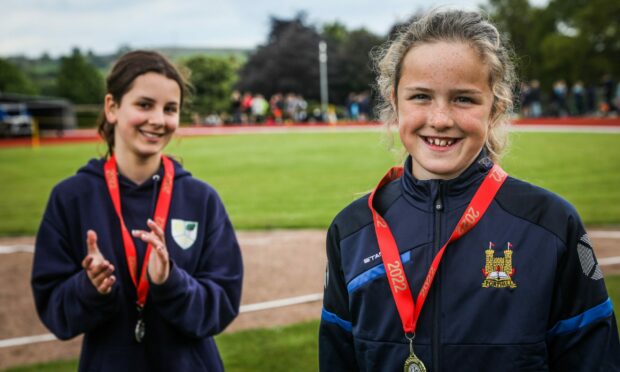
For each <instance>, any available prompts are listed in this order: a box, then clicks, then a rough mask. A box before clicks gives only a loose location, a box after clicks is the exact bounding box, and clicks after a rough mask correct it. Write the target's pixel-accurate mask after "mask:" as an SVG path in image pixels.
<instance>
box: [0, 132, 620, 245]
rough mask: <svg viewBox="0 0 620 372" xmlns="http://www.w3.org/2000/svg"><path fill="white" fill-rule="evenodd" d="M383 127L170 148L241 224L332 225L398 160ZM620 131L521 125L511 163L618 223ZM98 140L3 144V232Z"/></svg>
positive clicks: (588, 215) (94, 149)
mask: <svg viewBox="0 0 620 372" xmlns="http://www.w3.org/2000/svg"><path fill="white" fill-rule="evenodd" d="M381 136H382V135H381V134H378V133H297V134H272V135H264V134H259V135H243V136H217V137H189V138H182V139H179V140H175V141H174V142H173V143H172V144H171V145H170V146H169V147H168V150H169V152H170V153H172V154H174V155H175V156H177V157H179V158H180V159H182V161H183V163H184V165H185V167H186V168H187V169H189V170H190V171H191V172H192V173H193V174H194V176H196V177H198V178H201V179H203V180H206V181H207V182H209V183H211V184H212V185H213V186H214V187H215V188H216V189H217V190H218V191H219V192H220V194H221V196H222V198H223V199H224V202H225V204H226V207H227V209H228V212H229V214H230V215H231V219H232V221H233V223H234V224H235V226H236V228H238V229H269V228H276V227H277V228H292V227H296V228H310V227H319V228H321V227H326V226H328V225H329V223H330V221H331V219H332V218H333V217H334V215H335V214H336V213H337V212H338V211H339V210H340V209H342V208H343V207H344V206H345V205H347V204H348V203H349V202H351V201H352V200H353V199H355V198H356V197H358V196H359V195H360V194H362V193H364V192H365V191H367V190H369V189H371V188H372V187H373V186H374V185H375V183H376V182H377V181H378V179H379V178H380V177H381V176H382V175H383V173H384V172H385V171H386V170H387V169H388V168H389V167H390V166H391V165H393V164H395V162H396V160H395V159H396V158H395V156H394V155H393V154H392V153H390V152H389V151H387V150H386V149H385V146H384V145H382V144H381V141H380V140H381ZM618 143H620V134H551V133H545V134H542V133H515V134H514V135H513V145H512V147H511V150H510V152H509V153H508V155H507V156H506V158H505V159H504V161H503V166H504V168H505V169H506V170H507V171H508V172H509V173H511V174H512V175H515V176H517V177H520V178H522V179H525V180H528V181H530V182H533V183H535V184H538V185H540V186H543V187H546V188H548V189H550V190H552V191H555V192H557V193H558V194H560V195H562V196H563V197H565V198H566V199H568V200H569V201H570V202H572V203H573V204H574V205H575V206H576V207H577V209H578V210H579V212H580V213H581V216H582V218H583V219H584V221H585V223H586V224H588V225H605V224H620V187H619V186H620V146H618ZM103 151H104V146H103V145H101V144H93V143H89V144H73V145H62V146H45V147H42V148H39V149H37V150H33V149H29V148H12V149H0V174H2V182H0V195H2V196H3V197H2V199H0V220H1V221H2V224H0V236H18V235H33V234H34V233H35V232H36V229H37V227H38V224H39V221H40V218H41V215H42V213H43V210H44V207H45V203H46V201H47V198H48V196H49V192H50V190H51V188H52V187H53V185H54V184H56V183H57V182H59V181H60V180H61V179H63V178H65V177H68V176H70V175H72V174H74V173H75V171H76V170H77V169H78V168H79V167H80V166H81V165H83V164H84V163H86V161H87V160H88V159H90V158H93V157H97V156H99V154H101V153H102V152H103Z"/></svg>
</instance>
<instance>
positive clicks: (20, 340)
mask: <svg viewBox="0 0 620 372" xmlns="http://www.w3.org/2000/svg"><path fill="white" fill-rule="evenodd" d="M322 299H323V293H312V294H308V295H303V296H296V297H289V298H282V299H279V300H273V301H266V302H258V303H255V304H248V305H241V306H240V308H239V312H240V313H241V314H243V313H250V312H254V311H261V310H269V309H276V308H280V307H285V306H291V305H300V304H305V303H310V302H316V301H320V300H322ZM54 340H57V338H56V336H54V335H53V334H51V333H47V334H44V335H36V336H26V337H16V338H8V339H5V340H0V349H2V348H7V347H13V346H23V345H31V344H36V343H39V342H47V341H54Z"/></svg>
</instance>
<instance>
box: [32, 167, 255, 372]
mask: <svg viewBox="0 0 620 372" xmlns="http://www.w3.org/2000/svg"><path fill="white" fill-rule="evenodd" d="M104 162H105V160H104V159H99V160H95V159H93V160H91V161H90V162H89V163H88V164H87V165H86V166H85V167H83V168H81V169H80V170H79V171H78V173H77V174H76V175H75V176H73V177H70V178H68V179H66V180H64V181H62V182H61V183H59V184H58V185H57V186H56V187H55V188H54V189H53V190H52V193H51V196H50V199H49V202H48V205H47V209H46V211H45V214H44V216H43V220H42V222H41V226H40V228H39V231H38V234H37V240H36V248H35V255H34V263H33V270H32V289H33V293H34V299H35V304H36V307H37V311H38V313H39V316H40V317H41V320H42V321H43V323H44V324H45V325H46V326H47V327H48V328H49V329H50V330H51V331H52V332H53V333H54V335H56V337H58V338H60V339H63V340H66V339H70V338H72V337H75V336H77V335H79V334H82V333H84V334H85V336H84V341H83V345H82V352H81V356H80V368H79V369H80V371H132V372H139V371H221V370H223V366H222V361H221V358H220V356H219V353H218V351H217V347H216V345H215V342H214V340H213V338H212V336H213V335H215V334H217V333H219V332H221V331H222V330H224V328H225V327H226V326H227V325H228V324H229V323H230V322H231V321H232V320H233V319H234V318H235V317H236V316H237V314H238V311H239V302H240V297H241V281H242V276H243V266H242V261H241V253H240V250H239V245H238V243H237V239H236V236H235V233H234V230H233V227H232V225H231V223H230V220H229V218H228V215H227V213H226V210H225V209H224V205H223V204H222V201H221V200H220V198H219V196H218V195H217V193H216V192H215V190H214V189H213V188H212V187H211V186H209V185H208V184H206V183H204V182H201V181H199V180H197V179H195V178H193V177H191V174H190V173H188V172H187V171H185V170H184V169H183V168H182V167H181V166H180V165H179V164H178V163H177V162H174V167H175V179H174V187H173V195H172V202H171V205H170V212H169V214H168V221H167V223H166V229H165V234H166V245H167V248H168V252H169V256H170V263H171V268H170V275H169V277H168V280H167V281H166V282H165V283H164V284H162V285H155V284H153V283H150V289H149V294H148V298H147V302H146V305H145V308H144V319H145V323H146V335H145V338H144V341H143V342H142V343H137V342H136V341H135V340H134V328H135V325H136V320H137V315H138V313H137V310H136V288H135V286H134V284H133V282H132V281H131V277H130V274H129V271H128V268H127V264H126V258H125V252H124V249H123V240H122V237H121V229H120V222H119V219H118V217H117V215H116V212H115V210H114V206H113V204H112V200H111V198H110V194H109V192H108V189H107V186H106V182H105V179H104V176H103V165H104ZM162 176H163V168H160V170H159V172H158V174H156V175H154V176H153V178H152V179H150V180H148V181H146V182H144V183H143V184H141V185H136V184H135V183H133V182H132V181H130V180H129V179H127V178H125V177H123V176H122V175H120V176H119V183H120V190H121V205H122V212H123V218H124V220H125V223H126V225H127V228H128V229H129V230H130V231H131V230H132V229H144V230H147V231H148V230H150V229H149V228H148V227H147V225H146V220H147V219H148V218H152V216H153V213H154V210H155V204H156V201H157V196H158V192H159V188H160V185H161V179H162ZM89 229H92V230H94V231H95V232H96V233H97V236H98V246H99V249H100V251H101V253H102V254H103V256H104V257H105V258H106V259H108V260H109V261H110V262H111V263H112V264H113V265H114V267H115V272H114V275H115V276H116V278H117V282H116V283H115V284H114V286H113V289H112V292H111V293H110V294H108V295H101V294H99V293H98V292H97V290H96V289H95V287H94V286H93V285H92V284H91V282H90V280H89V279H88V276H87V275H86V272H85V271H84V270H83V269H82V267H81V262H82V260H83V259H84V257H86V254H87V246H86V232H87V230H89ZM134 242H135V245H136V250H137V253H138V258H139V259H138V262H139V263H141V262H142V260H143V258H144V254H145V251H146V244H145V243H144V242H142V241H141V240H140V239H134ZM139 269H141V265H140V267H139Z"/></svg>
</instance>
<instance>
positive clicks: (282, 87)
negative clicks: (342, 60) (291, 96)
mask: <svg viewBox="0 0 620 372" xmlns="http://www.w3.org/2000/svg"><path fill="white" fill-rule="evenodd" d="M320 40H321V37H320V36H319V34H318V33H317V31H316V29H315V28H314V27H313V26H309V25H307V24H306V22H305V15H304V14H303V13H300V14H298V15H297V16H296V18H294V19H292V20H284V19H278V18H275V17H272V18H271V31H270V33H269V37H268V40H267V43H266V44H265V45H262V46H259V47H258V49H257V50H256V51H255V52H254V54H252V55H251V56H250V58H249V59H248V61H247V63H246V64H245V65H244V66H243V68H242V69H241V71H240V74H239V75H240V77H239V83H238V85H237V87H238V88H239V89H241V90H244V91H250V92H253V93H261V94H263V95H264V96H266V97H269V96H271V95H273V94H274V93H279V92H281V93H298V94H302V95H303V96H305V97H306V98H309V99H315V100H318V99H319V96H320V92H319V90H320V86H319V46H318V45H319V41H320Z"/></svg>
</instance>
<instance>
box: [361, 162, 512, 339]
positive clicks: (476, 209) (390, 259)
mask: <svg viewBox="0 0 620 372" xmlns="http://www.w3.org/2000/svg"><path fill="white" fill-rule="evenodd" d="M402 174H403V168H402V167H393V168H392V169H390V170H389V171H388V173H387V174H386V175H385V176H384V177H383V179H381V181H379V184H378V185H377V187H376V188H375V189H374V190H373V192H372V193H371V194H370V197H369V198H368V207H370V210H371V211H372V219H373V222H374V225H375V234H376V236H377V243H378V244H379V250H380V251H381V259H382V260H383V266H384V267H385V272H386V275H387V277H388V282H389V284H390V289H391V291H392V296H393V298H394V302H395V303H396V308H397V309H398V314H399V315H400V319H401V321H402V324H403V329H404V331H405V333H406V334H411V333H415V330H416V326H417V323H418V318H419V317H420V312H421V311H422V307H423V306H424V302H425V301H426V296H427V295H428V291H429V289H430V288H431V285H432V284H433V279H434V278H435V274H436V273H437V269H438V268H439V263H440V262H441V258H442V257H443V254H444V251H445V250H446V247H447V246H448V244H450V243H452V242H454V241H455V240H457V239H459V238H460V237H461V236H463V235H465V234H466V233H467V232H468V231H469V230H471V229H472V228H473V227H474V226H475V225H476V224H477V223H478V221H480V219H481V218H482V216H483V215H484V213H485V212H486V210H487V208H488V207H489V205H490V204H491V201H492V200H493V198H494V197H495V194H497V191H498V190H499V188H500V187H501V186H502V184H503V183H504V181H505V180H506V177H507V176H508V174H507V173H506V172H504V170H503V169H502V168H501V167H500V166H499V165H497V164H494V165H493V168H492V169H491V170H490V171H489V173H488V174H487V175H486V177H485V178H484V181H483V182H482V184H481V185H480V187H479V188H478V190H477V191H476V194H475V195H474V197H473V199H472V200H471V202H470V203H469V205H468V206H467V209H466V210H465V213H464V214H463V215H462V216H461V219H460V220H459V222H458V224H457V225H456V227H455V228H454V231H453V232H452V235H450V239H448V241H447V242H446V244H444V245H443V247H441V249H440V250H439V252H437V254H436V255H435V258H434V259H433V262H432V263H431V266H430V268H429V269H428V274H426V279H424V284H423V285H422V288H421V289H420V292H419V293H418V298H417V300H416V302H414V301H413V295H412V293H411V289H410V288H409V284H408V281H407V277H406V276H405V271H404V267H403V263H402V261H401V259H400V254H399V251H398V247H397V246H396V241H395V240H394V236H393V235H392V231H391V230H390V227H389V226H388V224H387V222H386V221H385V220H384V219H383V217H381V215H380V214H379V212H377V211H376V210H375V209H374V207H373V200H374V197H375V194H376V193H377V190H379V189H380V188H381V187H383V186H384V185H386V184H387V183H389V182H391V181H393V180H395V179H397V178H399V177H401V176H402Z"/></svg>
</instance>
